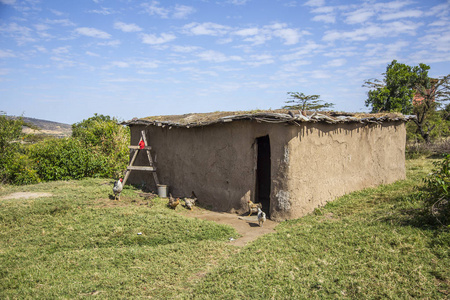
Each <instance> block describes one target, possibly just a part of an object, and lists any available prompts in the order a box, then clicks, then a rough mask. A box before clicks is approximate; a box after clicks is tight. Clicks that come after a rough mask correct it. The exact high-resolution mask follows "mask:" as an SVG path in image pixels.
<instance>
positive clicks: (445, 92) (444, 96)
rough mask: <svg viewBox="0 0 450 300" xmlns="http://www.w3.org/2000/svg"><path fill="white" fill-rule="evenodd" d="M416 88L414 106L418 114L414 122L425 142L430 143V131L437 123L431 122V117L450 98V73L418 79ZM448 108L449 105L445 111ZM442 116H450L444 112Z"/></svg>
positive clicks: (415, 112)
mask: <svg viewBox="0 0 450 300" xmlns="http://www.w3.org/2000/svg"><path fill="white" fill-rule="evenodd" d="M414 90H415V92H416V99H417V100H416V101H415V103H414V108H413V112H414V115H415V116H416V119H414V123H415V124H416V125H417V130H418V132H419V134H420V135H421V136H422V138H423V139H424V140H425V142H427V143H430V141H431V140H430V133H431V131H432V130H433V129H434V128H435V127H436V124H431V122H430V118H431V117H432V116H433V115H434V114H436V111H437V109H438V108H439V107H440V106H441V105H442V103H444V102H447V101H449V100H450V74H449V75H446V76H443V77H441V78H439V79H430V78H424V80H421V81H417V82H416V84H415V85H414ZM447 109H448V105H447V107H446V109H445V110H444V111H445V112H446V110H447ZM441 117H442V118H443V119H444V120H446V119H447V118H448V117H449V116H448V113H447V114H445V113H444V114H442V116H441Z"/></svg>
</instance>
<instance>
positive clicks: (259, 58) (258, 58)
mask: <svg viewBox="0 0 450 300" xmlns="http://www.w3.org/2000/svg"><path fill="white" fill-rule="evenodd" d="M274 62H275V60H274V58H273V56H272V55H268V54H260V55H250V60H248V61H247V62H246V64H247V65H249V66H252V67H259V66H262V65H269V64H273V63H274Z"/></svg>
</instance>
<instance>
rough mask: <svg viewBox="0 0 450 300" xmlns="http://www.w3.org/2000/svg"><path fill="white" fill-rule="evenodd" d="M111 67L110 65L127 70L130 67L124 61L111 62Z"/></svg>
mask: <svg viewBox="0 0 450 300" xmlns="http://www.w3.org/2000/svg"><path fill="white" fill-rule="evenodd" d="M111 65H112V66H113V67H118V68H128V67H129V66H130V64H129V63H127V62H124V61H113V62H112V63H111Z"/></svg>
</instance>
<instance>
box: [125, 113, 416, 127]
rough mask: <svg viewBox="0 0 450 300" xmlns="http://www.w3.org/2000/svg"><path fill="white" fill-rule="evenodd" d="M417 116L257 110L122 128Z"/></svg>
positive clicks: (133, 122)
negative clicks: (252, 121)
mask: <svg viewBox="0 0 450 300" xmlns="http://www.w3.org/2000/svg"><path fill="white" fill-rule="evenodd" d="M412 118H414V116H404V115H402V114H399V113H377V114H366V113H342V112H311V111H306V112H305V111H298V110H286V109H277V110H254V111H235V112H223V111H219V112H212V113H191V114H185V115H167V116H153V117H146V118H141V119H138V118H134V119H132V120H129V121H126V122H123V123H122V124H123V125H154V126H173V127H185V128H190V127H199V126H208V125H212V124H217V123H227V122H233V121H238V120H255V121H258V122H268V123H289V124H294V125H299V124H300V123H302V122H325V123H330V124H336V123H354V122H356V123H366V124H369V123H382V122H386V121H403V122H406V121H408V120H410V119H412Z"/></svg>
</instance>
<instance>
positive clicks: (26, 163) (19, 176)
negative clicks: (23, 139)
mask: <svg viewBox="0 0 450 300" xmlns="http://www.w3.org/2000/svg"><path fill="white" fill-rule="evenodd" d="M6 170H7V174H8V175H7V178H8V182H11V183H13V184H18V185H20V184H31V183H37V182H40V181H41V180H40V178H39V175H38V173H37V170H36V165H35V162H34V161H33V160H32V159H30V158H29V157H28V156H27V155H25V154H22V153H18V152H16V153H14V154H13V157H12V159H11V160H9V163H8V165H7V169H6Z"/></svg>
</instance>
